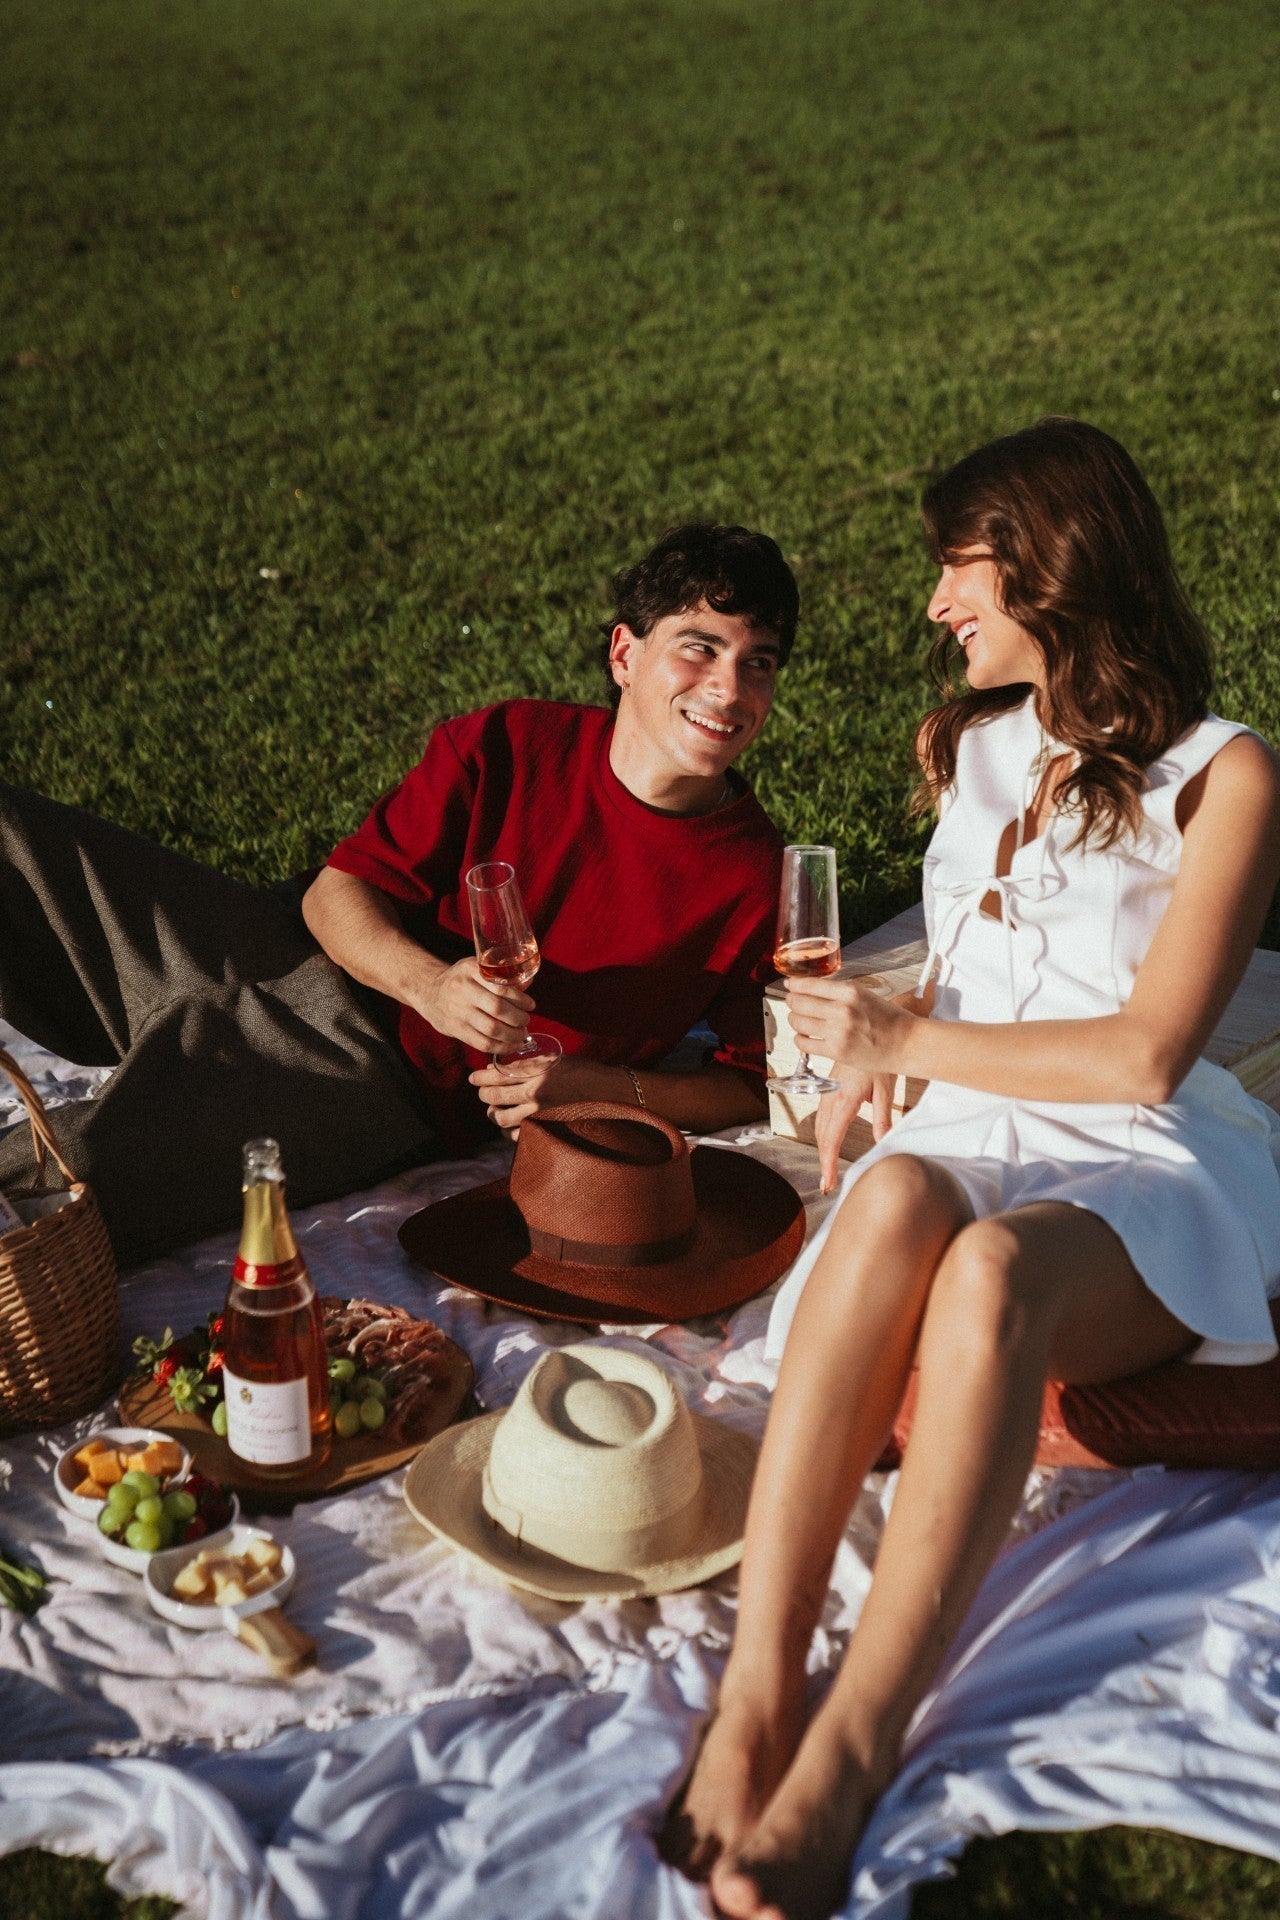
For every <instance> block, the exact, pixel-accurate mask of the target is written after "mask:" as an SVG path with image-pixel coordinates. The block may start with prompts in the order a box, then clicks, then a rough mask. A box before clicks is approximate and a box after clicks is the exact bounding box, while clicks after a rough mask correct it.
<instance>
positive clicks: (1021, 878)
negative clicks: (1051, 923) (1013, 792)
mask: <svg viewBox="0 0 1280 1920" xmlns="http://www.w3.org/2000/svg"><path fill="white" fill-rule="evenodd" d="M1051 824H1052V823H1050V825H1048V826H1046V828H1045V831H1044V833H1043V834H1042V835H1041V836H1040V859H1039V861H1038V862H1037V864H1036V866H1035V868H1034V869H1033V870H1032V871H1031V872H1030V873H984V874H975V875H971V876H966V877H965V878H963V879H959V880H938V879H935V880H933V881H932V882H931V891H932V893H933V897H934V902H935V906H934V928H933V937H932V938H931V940H930V942H929V951H928V954H927V955H926V957H925V963H924V966H923V967H922V969H921V972H920V983H919V985H918V986H917V988H916V993H917V995H919V994H923V992H924V990H925V988H926V987H927V986H928V984H929V976H930V974H931V973H932V972H933V969H934V967H935V965H936V964H937V961H938V958H939V955H940V953H941V951H942V945H943V942H944V940H946V938H947V937H948V935H950V934H951V933H952V932H953V931H954V929H955V927H956V925H957V922H958V921H959V919H960V917H961V916H962V915H963V914H965V913H976V912H978V911H979V910H980V907H981V903H982V902H983V900H985V899H986V897H987V895H988V894H989V893H994V894H995V895H996V896H997V898H998V899H999V902H1000V921H1001V924H1002V926H1003V927H1004V930H1005V954H1006V960H1007V964H1008V970H1009V1018H1010V1019H1011V1020H1016V1019H1017V1017H1018V981H1017V968H1016V965H1015V956H1014V944H1013V936H1014V933H1015V931H1016V929H1017V927H1018V925H1019V916H1018V912H1017V909H1018V908H1019V906H1020V905H1022V903H1023V902H1026V901H1033V900H1047V899H1049V898H1050V897H1051V896H1052V895H1053V894H1055V893H1057V892H1059V891H1060V890H1061V888H1062V887H1064V886H1065V885H1066V881H1065V878H1064V877H1063V875H1062V874H1060V873H1058V872H1056V871H1052V870H1049V869H1048V852H1049V839H1050V827H1051ZM944 903H945V904H944Z"/></svg>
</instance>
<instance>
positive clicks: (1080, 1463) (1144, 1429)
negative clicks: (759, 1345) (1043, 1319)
mask: <svg viewBox="0 0 1280 1920" xmlns="http://www.w3.org/2000/svg"><path fill="white" fill-rule="evenodd" d="M1271 1320H1272V1324H1273V1326H1274V1327H1275V1328H1276V1332H1277V1338H1278V1339H1280V1302H1276V1303H1274V1304H1273V1306H1272V1309H1271ZM916 1387H917V1376H916V1374H915V1372H914V1370H913V1372H912V1374H911V1378H910V1379H909V1381H908V1382H907V1391H906V1393H905V1394H904V1396H903V1400H902V1406H901V1407H900V1409H899V1411H898V1417H897V1419H896V1420H895V1421H894V1426H893V1439H892V1441H891V1442H890V1444H889V1446H888V1447H886V1449H885V1452H884V1455H883V1456H882V1458H881V1460H880V1465H881V1466H896V1465H897V1464H898V1462H899V1460H900V1459H901V1457H902V1449H903V1447H905V1445H906V1443H907V1435H908V1434H909V1433H910V1431H911V1420H912V1416H913V1414H914V1412H915V1404H916ZM1036 1462H1037V1464H1038V1465H1039V1466H1045V1467H1139V1466H1146V1465H1148V1464H1150V1463H1152V1462H1158V1463H1159V1464H1161V1465H1162V1466H1166V1467H1245V1468H1270V1467H1280V1357H1277V1358H1276V1359H1274V1360H1267V1361H1264V1362H1263V1364H1262V1365H1261V1366H1257V1367H1212V1366H1210V1367H1193V1366H1191V1365H1189V1364H1188V1362H1187V1361H1185V1360H1170V1361H1167V1362H1166V1363H1165V1365H1164V1366H1161V1367H1151V1368H1149V1369H1148V1370H1147V1372H1146V1373H1134V1374H1130V1376H1129V1377H1128V1379H1126V1380H1110V1381H1107V1382H1106V1383H1105V1384H1104V1385H1102V1386H1093V1387H1065V1386H1061V1385H1059V1384H1057V1383H1056V1382H1055V1381H1052V1380H1051V1381H1050V1382H1049V1384H1048V1385H1047V1386H1046V1388H1045V1391H1044V1405H1043V1406H1042V1408H1041V1410H1040V1438H1039V1441H1038V1442H1037V1445H1036Z"/></svg>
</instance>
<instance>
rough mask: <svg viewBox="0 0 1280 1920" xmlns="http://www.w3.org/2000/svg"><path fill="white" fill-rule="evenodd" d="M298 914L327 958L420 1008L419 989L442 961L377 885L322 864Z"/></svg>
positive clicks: (426, 984)
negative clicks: (413, 932) (413, 935)
mask: <svg viewBox="0 0 1280 1920" xmlns="http://www.w3.org/2000/svg"><path fill="white" fill-rule="evenodd" d="M302 915H303V918H304V919H305V921H306V923H307V926H308V927H309V928H310V930H311V932H312V933H313V934H314V935H315V937H316V939H317V940H318V941H319V942H320V945H321V946H322V947H323V948H324V950H325V952H326V953H327V954H328V956H329V958H330V959H331V960H333V961H336V963H337V964H338V966H340V967H341V968H342V969H343V971H344V972H346V973H349V974H350V975H351V977H352V979H353V980H358V981H359V982H360V984H361V986H365V987H374V988H376V989H377V991H378V992H379V993H385V994H387V995H388V996H389V998H391V999H392V1000H398V1001H399V1002H400V1004H401V1005H402V1006H410V1007H416V1008H417V1009H418V1010H419V1011H421V1010H422V1008H421V1001H422V997H423V991H424V989H425V988H429V987H430V986H431V985H432V984H433V983H434V981H435V980H436V978H437V977H438V976H439V975H441V974H443V973H444V972H445V971H446V963H445V962H444V961H443V960H440V959H437V957H436V955H435V954H433V953H429V952H428V951H427V949H426V948H425V947H422V946H420V945H419V944H418V942H417V941H416V940H413V939H411V938H410V936H409V935H408V934H407V933H406V932H405V930H404V927H403V926H402V925H401V922H400V916H399V914H398V913H397V911H396V906H395V902H394V901H393V900H392V899H390V898H389V896H388V895H387V894H385V893H382V892H381V891H380V890H379V889H378V888H377V887H372V886H370V885H369V884H368V882H367V881H364V880H359V879H357V878H356V876H355V875H354V874H350V873H342V872H341V871H340V870H339V869H338V868H337V867H322V868H321V870H320V872H319V874H318V875H317V876H316V878H315V880H314V881H313V882H312V884H311V886H310V887H309V888H308V889H307V892H306V893H305V894H304V896H303V900H302Z"/></svg>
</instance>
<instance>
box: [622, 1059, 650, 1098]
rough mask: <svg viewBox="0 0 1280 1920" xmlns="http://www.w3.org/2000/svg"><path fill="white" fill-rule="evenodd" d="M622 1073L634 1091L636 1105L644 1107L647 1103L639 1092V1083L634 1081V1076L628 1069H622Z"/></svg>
mask: <svg viewBox="0 0 1280 1920" xmlns="http://www.w3.org/2000/svg"><path fill="white" fill-rule="evenodd" d="M622 1071H623V1072H624V1073H625V1074H626V1076H627V1078H628V1080H629V1081H630V1082H631V1085H632V1087H633V1088H634V1089H635V1096H636V1101H637V1103H638V1104H639V1105H640V1106H642V1107H643V1106H645V1105H646V1104H647V1102H646V1100H645V1097H644V1095H643V1093H642V1092H641V1091H640V1082H639V1081H638V1080H637V1079H636V1076H635V1074H634V1073H632V1071H631V1069H630V1067H624V1068H623V1069H622Z"/></svg>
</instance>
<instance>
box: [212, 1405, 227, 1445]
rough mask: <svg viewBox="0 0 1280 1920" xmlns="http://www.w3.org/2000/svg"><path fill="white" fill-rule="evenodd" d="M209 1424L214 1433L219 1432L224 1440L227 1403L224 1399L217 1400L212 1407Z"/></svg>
mask: <svg viewBox="0 0 1280 1920" xmlns="http://www.w3.org/2000/svg"><path fill="white" fill-rule="evenodd" d="M209 1424H210V1426H211V1427H212V1428H213V1430H214V1432H215V1433H216V1434H219V1435H220V1436H221V1438H222V1439H224V1440H225V1439H226V1437H227V1403H226V1401H225V1400H219V1402H218V1404H217V1406H216V1407H215V1408H214V1410H213V1412H212V1413H211V1414H210V1415H209Z"/></svg>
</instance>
